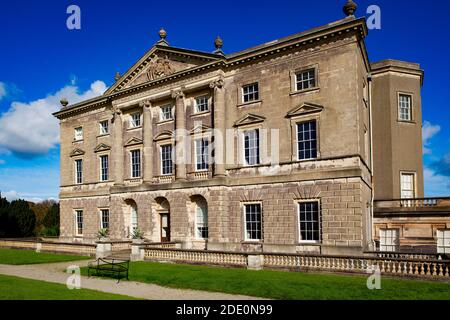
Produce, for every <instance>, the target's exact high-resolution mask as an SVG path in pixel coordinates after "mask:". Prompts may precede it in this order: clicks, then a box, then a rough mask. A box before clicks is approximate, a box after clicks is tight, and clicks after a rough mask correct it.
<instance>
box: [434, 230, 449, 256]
mask: <svg viewBox="0 0 450 320" xmlns="http://www.w3.org/2000/svg"><path fill="white" fill-rule="evenodd" d="M436 238H437V243H436V250H437V253H438V254H445V255H450V229H442V230H436Z"/></svg>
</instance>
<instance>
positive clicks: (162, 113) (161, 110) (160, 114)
mask: <svg viewBox="0 0 450 320" xmlns="http://www.w3.org/2000/svg"><path fill="white" fill-rule="evenodd" d="M169 108H170V118H166V117H165V115H166V114H167V113H166V112H164V110H165V109H169ZM159 120H160V121H161V122H165V121H172V120H173V105H172V104H166V105H164V106H161V107H159Z"/></svg>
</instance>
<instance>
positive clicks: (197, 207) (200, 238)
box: [195, 202, 209, 240]
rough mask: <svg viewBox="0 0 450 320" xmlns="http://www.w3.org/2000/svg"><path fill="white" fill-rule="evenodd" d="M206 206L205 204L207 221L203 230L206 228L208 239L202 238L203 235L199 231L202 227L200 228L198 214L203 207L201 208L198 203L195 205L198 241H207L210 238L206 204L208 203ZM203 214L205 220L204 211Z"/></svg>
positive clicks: (196, 236) (204, 222)
mask: <svg viewBox="0 0 450 320" xmlns="http://www.w3.org/2000/svg"><path fill="white" fill-rule="evenodd" d="M204 204H205V207H204V209H205V210H206V221H203V223H202V225H203V228H206V233H207V237H206V238H204V237H202V236H201V234H200V232H199V230H198V228H199V227H200V226H199V224H200V222H199V221H198V213H199V212H198V210H199V209H201V208H202V207H201V206H199V204H198V203H196V204H195V238H196V239H197V240H206V239H208V237H209V226H208V220H209V216H208V205H207V204H206V202H205V203H204ZM202 214H203V218H204V216H205V213H204V212H203V211H202Z"/></svg>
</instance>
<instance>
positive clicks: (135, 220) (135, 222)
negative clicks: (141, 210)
mask: <svg viewBox="0 0 450 320" xmlns="http://www.w3.org/2000/svg"><path fill="white" fill-rule="evenodd" d="M137 229H138V214H137V209H136V206H134V205H132V206H131V234H134V232H135V231H136V230H137Z"/></svg>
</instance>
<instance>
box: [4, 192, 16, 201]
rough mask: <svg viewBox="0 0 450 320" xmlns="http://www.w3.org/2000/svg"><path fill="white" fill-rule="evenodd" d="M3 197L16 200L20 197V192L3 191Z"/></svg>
mask: <svg viewBox="0 0 450 320" xmlns="http://www.w3.org/2000/svg"><path fill="white" fill-rule="evenodd" d="M2 198H6V200H8V201H14V200H17V199H19V198H20V197H19V194H18V193H17V192H16V191H8V192H2Z"/></svg>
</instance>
